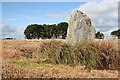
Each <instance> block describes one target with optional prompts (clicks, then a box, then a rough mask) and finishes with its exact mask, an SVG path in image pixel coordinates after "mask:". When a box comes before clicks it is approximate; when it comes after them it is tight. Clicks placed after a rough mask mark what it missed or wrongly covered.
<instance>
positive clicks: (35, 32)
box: [24, 24, 44, 39]
mask: <svg viewBox="0 0 120 80" xmlns="http://www.w3.org/2000/svg"><path fill="white" fill-rule="evenodd" d="M43 29H44V28H43V26H42V25H38V24H31V25H28V26H27V28H26V29H25V31H24V35H25V38H27V39H36V38H37V39H39V38H40V37H41V36H42V31H43Z"/></svg>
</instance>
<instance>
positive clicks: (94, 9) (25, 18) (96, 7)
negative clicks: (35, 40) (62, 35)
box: [0, 0, 118, 39]
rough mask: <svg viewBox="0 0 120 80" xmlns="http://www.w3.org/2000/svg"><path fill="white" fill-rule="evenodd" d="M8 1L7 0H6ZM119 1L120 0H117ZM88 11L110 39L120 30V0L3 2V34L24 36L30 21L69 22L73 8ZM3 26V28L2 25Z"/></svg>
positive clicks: (47, 22) (43, 22) (21, 37)
mask: <svg viewBox="0 0 120 80" xmlns="http://www.w3.org/2000/svg"><path fill="white" fill-rule="evenodd" d="M5 1H6V0H5ZM116 1H117V0H116ZM75 9H78V10H81V11H83V12H84V13H86V14H87V15H88V16H89V17H90V18H91V20H92V24H93V26H94V27H95V29H96V30H97V31H101V32H103V33H104V34H105V36H106V37H107V38H110V32H111V31H113V30H117V29H118V2H110V1H109V2H108V0H101V1H99V0H98V2H97V1H96V2H95V1H94V2H93V0H92V1H89V2H2V23H0V24H2V36H3V37H14V38H18V39H24V35H23V32H24V29H25V28H26V26H27V25H29V24H35V23H37V24H53V23H59V22H62V21H68V19H69V16H70V15H71V13H72V11H73V10H75ZM0 29H1V27H0Z"/></svg>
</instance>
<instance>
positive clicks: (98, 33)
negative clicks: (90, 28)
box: [95, 31, 104, 39]
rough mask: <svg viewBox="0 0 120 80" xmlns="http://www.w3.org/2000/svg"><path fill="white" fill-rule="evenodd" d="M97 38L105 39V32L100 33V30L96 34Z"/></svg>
mask: <svg viewBox="0 0 120 80" xmlns="http://www.w3.org/2000/svg"><path fill="white" fill-rule="evenodd" d="M95 38H96V39H104V34H103V33H100V32H99V31H98V32H97V33H96V34H95Z"/></svg>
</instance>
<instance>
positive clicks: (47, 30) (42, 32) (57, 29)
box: [24, 22, 68, 39]
mask: <svg viewBox="0 0 120 80" xmlns="http://www.w3.org/2000/svg"><path fill="white" fill-rule="evenodd" d="M67 28H68V23H67V22H61V23H58V24H51V25H49V24H43V25H41V24H31V25H28V26H27V28H26V29H25V31H24V35H25V38H27V39H39V38H42V39H50V38H62V39H65V38H66V35H67Z"/></svg>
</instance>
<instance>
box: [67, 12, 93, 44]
mask: <svg viewBox="0 0 120 80" xmlns="http://www.w3.org/2000/svg"><path fill="white" fill-rule="evenodd" d="M68 24H69V25H68V30H67V41H68V42H69V43H71V44H76V43H80V42H81V41H84V40H94V39H95V29H94V27H93V26H92V24H91V20H90V18H89V17H88V16H87V15H86V14H84V13H83V12H81V11H79V10H75V11H74V12H73V13H72V15H71V16H70V19H69V22H68Z"/></svg>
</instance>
